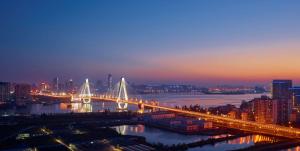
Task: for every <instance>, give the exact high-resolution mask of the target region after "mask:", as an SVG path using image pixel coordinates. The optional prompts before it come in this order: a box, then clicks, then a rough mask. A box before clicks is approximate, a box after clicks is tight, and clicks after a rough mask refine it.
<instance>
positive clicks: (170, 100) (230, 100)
mask: <svg viewBox="0 0 300 151" xmlns="http://www.w3.org/2000/svg"><path fill="white" fill-rule="evenodd" d="M260 95H261V94H244V95H175V94H159V95H157V94H155V95H142V96H141V98H143V99H147V100H157V101H159V103H160V104H161V105H165V106H175V105H177V106H184V105H187V106H189V105H191V104H199V105H201V106H205V107H208V106H218V105H226V104H233V105H236V106H239V105H240V104H241V101H242V100H251V99H253V98H256V97H259V96H260ZM133 98H134V96H133ZM70 104H71V106H72V107H70ZM116 107H117V104H116V103H115V102H100V101H92V102H91V104H90V106H84V105H81V103H79V104H78V103H77V104H76V103H75V104H74V103H60V104H59V103H58V104H48V105H42V104H30V105H28V106H27V107H26V108H19V109H17V110H16V109H10V110H5V111H0V112H1V113H3V112H6V113H30V114H42V113H46V114H49V113H69V112H103V111H104V110H106V109H109V110H110V111H115V110H116ZM128 109H129V110H134V111H136V110H137V109H138V107H137V106H135V105H129V106H128Z"/></svg>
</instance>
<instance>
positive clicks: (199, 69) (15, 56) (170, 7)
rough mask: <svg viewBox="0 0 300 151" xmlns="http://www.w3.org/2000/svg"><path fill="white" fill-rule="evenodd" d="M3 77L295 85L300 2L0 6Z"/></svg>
mask: <svg viewBox="0 0 300 151" xmlns="http://www.w3.org/2000/svg"><path fill="white" fill-rule="evenodd" d="M0 51H1V57H0V68H1V72H0V80H1V81H17V82H21V81H22V82H39V81H42V80H49V81H50V80H52V79H53V78H54V77H56V76H58V77H63V78H66V79H67V78H73V79H75V80H82V79H83V78H86V77H88V78H90V79H93V80H97V79H101V80H103V79H104V78H105V76H106V75H107V74H108V73H112V74H113V76H114V77H115V78H118V77H120V76H122V75H124V76H126V77H127V78H128V79H130V80H131V81H135V82H137V83H149V82H154V83H155V82H156V83H171V82H183V83H195V84H230V83H232V84H249V83H250V82H251V83H262V84H266V83H268V82H270V81H271V80H272V79H275V78H281V79H283V78H288V79H293V80H295V81H296V82H299V80H300V1H299V0H187V1H184V0H148V1H146V0H107V1H99V0H95V1H92V0H88V1H83V0H81V1H80V0H64V1H61V0H35V1H30V0H19V1H14V0H1V1H0Z"/></svg>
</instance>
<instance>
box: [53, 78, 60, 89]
mask: <svg viewBox="0 0 300 151" xmlns="http://www.w3.org/2000/svg"><path fill="white" fill-rule="evenodd" d="M58 82H59V79H58V77H55V78H54V79H53V81H52V90H53V91H54V92H58V91H59V83H58Z"/></svg>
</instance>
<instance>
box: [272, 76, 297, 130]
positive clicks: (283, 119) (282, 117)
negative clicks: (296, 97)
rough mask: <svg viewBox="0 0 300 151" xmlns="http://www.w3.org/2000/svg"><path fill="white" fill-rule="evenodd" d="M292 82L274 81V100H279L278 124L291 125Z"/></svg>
mask: <svg viewBox="0 0 300 151" xmlns="http://www.w3.org/2000/svg"><path fill="white" fill-rule="evenodd" d="M292 86H293V83H292V80H273V82H272V98H273V99H274V100H277V111H278V114H277V124H281V125H285V124H288V123H289V117H290V114H291V112H292V91H291V88H292Z"/></svg>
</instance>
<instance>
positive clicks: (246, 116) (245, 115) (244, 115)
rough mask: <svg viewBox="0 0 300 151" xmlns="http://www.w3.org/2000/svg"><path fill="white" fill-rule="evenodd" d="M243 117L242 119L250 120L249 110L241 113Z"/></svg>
mask: <svg viewBox="0 0 300 151" xmlns="http://www.w3.org/2000/svg"><path fill="white" fill-rule="evenodd" d="M241 119H242V120H243V121H248V120H249V118H248V113H247V112H242V113H241Z"/></svg>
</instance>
